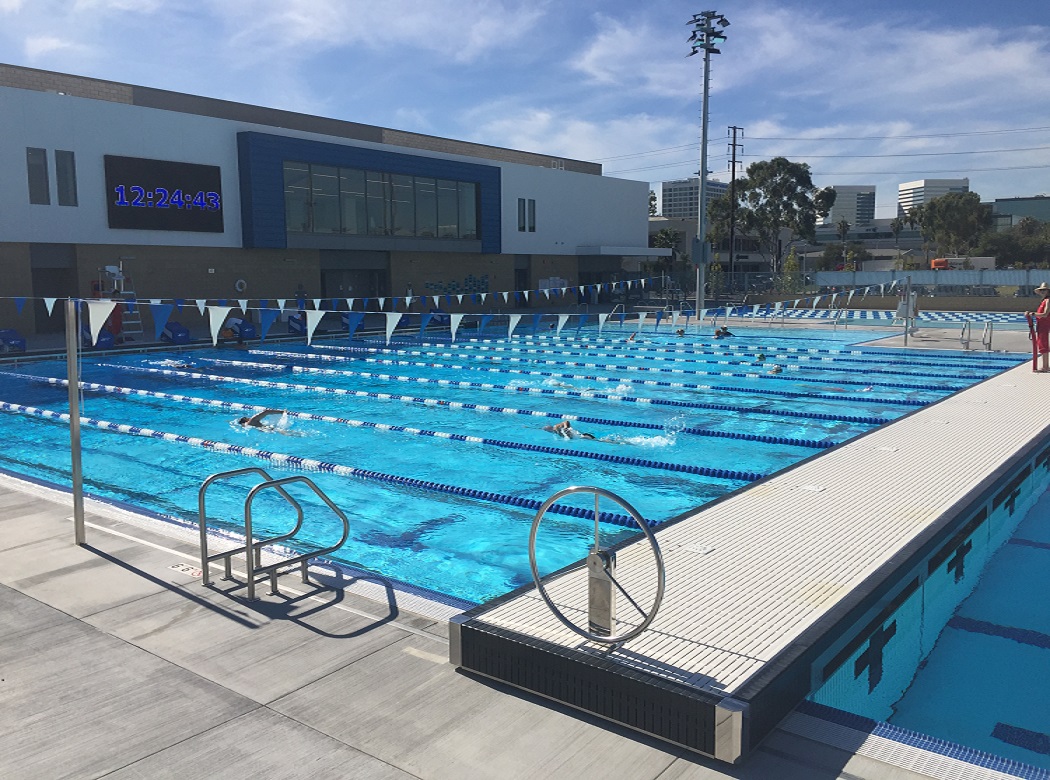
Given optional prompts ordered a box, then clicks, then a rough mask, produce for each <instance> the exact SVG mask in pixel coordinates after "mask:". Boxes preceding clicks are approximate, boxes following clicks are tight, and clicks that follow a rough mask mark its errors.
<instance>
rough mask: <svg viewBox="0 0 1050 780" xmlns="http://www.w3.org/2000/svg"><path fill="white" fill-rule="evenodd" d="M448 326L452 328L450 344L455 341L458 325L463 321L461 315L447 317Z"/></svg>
mask: <svg viewBox="0 0 1050 780" xmlns="http://www.w3.org/2000/svg"><path fill="white" fill-rule="evenodd" d="M448 321H449V326H450V327H451V328H452V342H453V343H455V341H456V331H457V330H459V323H461V322H462V321H463V315H462V314H450V315H448Z"/></svg>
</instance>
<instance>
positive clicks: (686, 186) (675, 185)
mask: <svg viewBox="0 0 1050 780" xmlns="http://www.w3.org/2000/svg"><path fill="white" fill-rule="evenodd" d="M661 189H662V194H661V199H662V206H661V210H660V215H661V216H664V217H667V218H668V219H690V218H692V219H697V218H698V217H699V216H700V213H699V211H697V204H698V203H699V202H700V177H699V176H694V177H692V178H690V179H678V180H677V181H665V182H663V185H662V188H661ZM727 192H729V184H728V183H726V182H724V181H716V180H715V179H708V180H707V193H706V194H707V202H708V203H710V202H711V201H712V200H714V199H715V198H720V197H722V196H723V195H725V194H726V193H727Z"/></svg>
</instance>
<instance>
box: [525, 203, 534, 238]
mask: <svg viewBox="0 0 1050 780" xmlns="http://www.w3.org/2000/svg"><path fill="white" fill-rule="evenodd" d="M526 221H527V222H528V226H529V232H530V233H535V232H536V201H535V200H533V199H532V198H529V213H528V218H527V220H526Z"/></svg>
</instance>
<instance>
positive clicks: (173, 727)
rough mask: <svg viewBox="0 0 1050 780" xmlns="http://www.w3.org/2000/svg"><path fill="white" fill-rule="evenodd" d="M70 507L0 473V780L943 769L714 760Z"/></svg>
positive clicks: (820, 747)
mask: <svg viewBox="0 0 1050 780" xmlns="http://www.w3.org/2000/svg"><path fill="white" fill-rule="evenodd" d="M951 334H953V335H952V338H953V339H954V341H955V348H956V349H957V348H958V340H957V336H956V335H954V330H953V331H951ZM999 335H1000V334H997V339H998V336H999ZM1019 335H1021V336H1022V337H1023V339H1024V340H1023V342H1020V343H1019V346H1017V347H1009V346H1007V345H1006V344H1005V343H1004V344H1002V345H1000V344H999V343H997V344H996V348H997V349H1013V350H1016V351H1024V350H1025V349H1027V348H1028V347H1027V344H1028V340H1027V334H1019ZM945 339H946V340H947V339H948V336H947V335H946V336H945ZM910 341H916V339H910ZM878 345H880V346H886V345H887V344H886V342H885V341H880V342H879V343H878ZM909 346H916V347H917V346H919V344H916V343H912V344H909ZM926 347H927V345H925V344H924V345H923V348H926ZM70 514H71V504H70V502H69V500H68V499H64V500H58V501H55V500H52V499H51V498H49V497H46V496H43V495H42V494H41V493H40V492H38V491H35V490H32V489H23V487H22V486H21V485H18V484H15V482H14V481H13V480H0V636H2V637H3V639H2V641H0V777H12V778H14V777H17V778H35V777H42V778H52V777H114V778H134V777H142V778H156V777H168V776H172V777H174V776H180V777H184V776H186V775H187V774H204V773H209V774H211V775H213V776H216V777H234V776H236V777H244V776H247V775H249V774H250V773H252V772H260V773H263V774H264V776H267V777H310V778H324V777H347V776H356V777H370V778H371V777H376V778H385V777H390V778H398V777H406V778H407V777H418V778H453V777H455V778H463V777H471V778H473V777H500V778H508V777H536V776H547V777H552V778H560V777H572V778H589V777H595V778H602V779H603V780H604V779H606V778H621V777H622V778H654V780H655V778H657V777H659V778H661V780H672V779H673V778H697V779H706V778H719V777H733V778H754V779H755V780H760V779H765V778H777V779H778V780H779V779H780V778H783V779H784V780H803V779H805V780H824V779H825V778H828V779H830V778H838V777H843V778H872V779H873V780H874V779H875V778H880V779H881V778H887V779H889V780H894V779H895V778H901V779H902V780H903V779H904V778H919V777H926V776H928V775H925V774H922V773H918V772H912V771H908V770H904V769H900V768H898V767H895V766H891V765H889V764H887V763H883V762H882V761H879V760H877V759H874V758H871V757H869V756H867V755H860V754H853V753H851V752H850V751H847V750H840V749H837V748H832V747H829V746H827V745H825V744H822V743H820V742H816V741H813V740H811V739H808V738H806V737H803V736H799V735H798V734H797V733H796V732H797V729H796V731H788V730H783V729H778V730H776V731H774V732H773V733H772V734H771V735H770V737H769V738H768V739H767V740H766V741H765V742H764V743H763V745H762V746H761V747H760V748H759V749H758V750H757V751H756V752H755V753H754V754H753V755H752V756H751V758H750V760H749V761H748V762H747V763H746V764H745V765H743V766H741V767H727V766H725V765H721V764H716V763H715V762H712V761H706V760H705V759H703V758H700V757H698V756H697V755H696V754H694V753H691V752H689V751H686V750H684V749H677V748H674V747H672V746H669V745H667V744H666V743H663V742H659V741H657V740H654V739H649V738H647V737H644V736H642V735H639V734H636V733H634V732H632V731H629V730H627V729H623V728H620V727H617V726H614V725H611V724H609V723H607V722H605V721H601V720H599V719H597V718H594V717H592V716H589V715H586V714H581V713H579V712H577V711H574V710H570V709H568V708H565V707H561V706H560V705H552V704H551V703H550V702H548V701H546V700H542V699H539V698H538V697H534V696H532V695H530V694H526V693H522V692H521V691H517V690H515V689H512V688H509V687H506V686H503V685H501V684H498V683H493V682H488V681H482V680H480V679H478V678H473V677H470V676H466V675H463V674H461V673H458V672H456V671H455V670H454V669H453V667H452V666H450V665H449V664H448V655H449V647H448V639H447V625H446V624H445V623H443V622H441V621H435V620H433V619H431V618H427V617H424V616H422V615H415V614H411V613H408V612H406V611H404V610H403V609H401V610H399V609H398V608H397V607H396V606H394V605H391V604H390V603H385V604H384V603H380V602H376V601H372V600H367V599H363V598H360V597H357V596H354V595H353V594H351V593H348V592H347V591H340V592H338V593H335V594H333V593H332V592H330V591H324V590H321V591H316V592H314V591H311V589H310V588H309V586H303V585H301V584H299V583H298V581H297V580H296V579H295V578H294V577H285V578H284V579H283V580H282V588H283V589H284V590H285V594H286V595H285V596H283V597H278V596H269V595H263V596H262V597H261V599H260V600H259V601H258V602H246V601H244V599H243V588H242V587H241V586H240V585H238V584H236V583H233V584H231V583H225V582H222V581H221V580H219V581H217V588H216V589H209V588H204V587H202V586H201V584H200V581H199V579H198V578H197V577H196V576H194V573H193V571H192V569H193V568H194V567H195V566H196V565H197V564H196V563H195V561H196V559H197V549H196V546H195V545H193V544H191V543H189V542H187V541H184V540H182V539H179V538H175V537H173V536H169V535H166V534H161V533H158V532H156V531H154V530H151V529H149V528H147V527H145V526H140V525H138V524H129V523H126V522H123V521H121V520H119V519H114V518H113V517H111V516H109V515H108V514H107V513H105V512H102V511H97V512H96V511H89V515H88V520H89V522H90V523H91V524H92V525H91V527H89V529H88V546H86V547H76V546H75V545H73V543H72V536H73V532H72V524H71V522H70V521H69V517H70ZM216 574H218V572H216ZM226 589H229V594H227V593H224V592H223V591H224V590H226ZM260 590H261V591H264V590H265V588H262V589H260ZM292 591H300V592H304V595H294V594H292ZM975 776H978V775H975ZM987 776H992V775H987Z"/></svg>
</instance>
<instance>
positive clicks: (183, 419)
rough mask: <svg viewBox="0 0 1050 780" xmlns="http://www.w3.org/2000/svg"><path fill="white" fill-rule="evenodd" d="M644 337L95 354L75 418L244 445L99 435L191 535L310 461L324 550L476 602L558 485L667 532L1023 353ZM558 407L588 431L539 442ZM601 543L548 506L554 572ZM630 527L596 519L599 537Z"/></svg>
mask: <svg viewBox="0 0 1050 780" xmlns="http://www.w3.org/2000/svg"><path fill="white" fill-rule="evenodd" d="M634 329H635V328H633V327H631V328H629V329H628V328H623V329H621V328H620V327H617V326H613V327H606V328H604V329H603V331H602V332H601V333H599V332H598V331H597V330H596V329H591V330H587V329H586V328H585V329H583V330H581V331H578V332H575V331H574V332H569V331H564V332H563V333H562V334H561V335H560V336H555V335H554V334H553V333H551V334H544V335H536V336H527V337H515V338H513V339H511V340H507V339H505V338H493V339H472V338H470V337H469V336H467V337H466V338H464V335H466V334H462V333H461V334H460V338H459V339H457V341H456V343H454V344H451V343H449V341H448V340H447V338H446V339H445V340H440V339H437V338H435V337H434V336H431V335H430V334H429V333H428V334H427V337H426V340H425V341H421V340H420V339H419V338H404V339H401V340H400V341H398V342H395V343H392V344H391V345H389V346H387V345H386V344H385V343H384V339H380V338H365V339H360V338H359V339H357V340H354V341H352V342H351V341H348V340H346V338H345V337H344V338H343V339H342V340H339V341H322V342H315V345H314V346H313V347H307V346H305V345H302V344H295V345H289V344H287V343H284V344H274V343H270V342H267V343H265V344H261V345H259V346H258V347H254V348H251V349H247V350H238V349H232V348H227V349H201V350H193V351H182V352H179V353H174V352H173V353H155V352H154V353H144V354H119V355H104V356H93V355H90V354H88V355H85V356H83V361H82V367H81V381H82V382H85V383H89V384H88V385H86V386H85V389H84V391H83V396H82V397H83V407H82V411H81V414H82V416H83V417H86V418H91V420H96V421H107V422H109V423H118V424H122V425H124V426H135V428H136V429H138V428H146V429H150V430H151V431H159V432H164V433H167V434H174V436H172V437H171V438H172V439H176V437H194V438H196V439H200V440H206V441H209V442H221V443H224V444H229V445H235V446H236V449H237V451H233V452H220V451H216V450H215V449H214V448H209V447H207V446H199V442H197V443H196V445H197V446H195V443H194V442H187V441H185V440H166V439H159V438H152V437H149V436H143V435H137V434H138V433H141V431H137V430H135V429H127V428H125V429H123V430H103V429H100V428H99V427H98V425H97V424H95V423H90V422H89V423H88V424H86V425H85V426H84V427H83V429H82V436H83V465H84V478H85V487H86V489H87V490H88V491H89V492H91V493H92V494H94V495H97V496H100V497H102V498H107V499H112V500H118V501H122V502H127V503H129V504H131V505H133V506H136V507H140V508H142V509H146V510H149V511H152V512H156V513H160V514H162V515H167V516H172V517H176V518H182V519H184V520H188V521H194V520H195V519H196V512H197V490H198V488H199V486H200V484H201V482H202V480H204V479H205V478H206V477H207V476H208V475H209V474H212V473H215V472H218V471H225V470H230V469H236V468H241V467H244V466H249V465H251V466H261V467H263V468H266V469H267V470H268V471H269V472H270V473H271V474H272V475H273V476H274V477H278V476H284V475H287V474H291V473H301V472H302V470H303V468H306V469H307V470H309V471H311V472H312V473H311V474H310V477H311V478H312V479H314V481H315V482H316V483H317V484H318V486H319V487H320V488H321V489H322V490H324V491H326V492H327V493H328V494H329V495H330V496H331V497H332V499H333V500H334V502H335V503H336V504H337V505H339V506H340V507H341V508H342V509H343V511H344V512H346V514H347V515H348V516H349V518H350V522H351V537H350V541H349V542H348V543H347V544H346V545H345V546H344V547H343V548H342V549H341V550H340V551H339V552H338V553H337V554H335V555H333V556H332V557H333V558H335V559H336V560H338V561H341V562H345V563H347V564H351V565H354V566H357V567H361V568H364V569H367V570H370V571H375V572H378V573H380V574H382V575H384V576H387V577H391V578H394V579H396V580H400V581H402V582H406V583H409V584H412V585H415V586H419V587H424V588H428V589H430V590H433V591H436V592H438V593H441V594H445V595H447V596H450V597H453V598H455V599H461V600H464V601H467V602H472V603H479V602H481V601H484V600H487V599H490V598H492V597H495V596H498V595H501V594H503V593H506V592H508V591H510V590H512V589H513V588H515V587H517V586H519V585H521V584H523V583H525V582H527V581H529V579H530V574H529V566H528V551H527V541H528V531H529V527H530V525H531V522H532V518H533V516H534V514H535V506H537V505H538V504H539V503H540V502H542V501H544V500H545V499H546V498H547V497H548V496H550V495H551V494H553V493H554V492H556V491H558V490H560V489H562V488H564V487H567V486H569V485H572V484H585V485H595V486H599V487H603V488H605V489H607V490H611V491H613V492H614V493H617V494H619V495H621V496H623V497H624V498H625V499H626V500H628V501H630V502H631V503H632V504H633V505H634V506H635V507H636V508H637V509H638V510H639V511H640V512H641V514H642V515H643V516H644V517H645V518H646V519H647V520H648V521H649V522H650V523H654V524H658V523H660V522H664V521H666V520H668V519H671V518H673V517H676V516H678V515H681V514H683V513H687V512H690V511H692V510H695V509H696V508H698V507H699V506H701V505H703V504H705V503H707V502H709V501H711V500H714V499H716V498H718V497H720V496H723V495H725V494H726V493H728V492H731V491H734V490H737V489H740V488H742V487H745V486H746V485H748V484H750V483H751V482H753V481H754V480H756V479H759V478H761V477H763V476H765V475H768V474H771V473H774V472H776V471H779V470H781V469H783V468H785V467H787V466H790V465H792V464H793V463H796V462H798V461H800V460H802V459H804V458H807V457H811V456H816V455H819V454H820V453H821V452H825V451H826V450H827V449H828V448H829V447H831V446H834V445H835V444H837V443H841V442H843V441H846V440H848V439H850V438H853V437H855V436H857V435H860V434H862V433H864V432H865V431H868V430H870V429H872V428H873V427H875V426H877V425H879V424H882V423H885V422H890V421H892V420H894V419H897V418H898V417H900V416H902V415H904V414H907V413H909V412H911V411H914V410H916V409H918V408H921V407H922V406H924V405H926V404H929V403H932V402H935V401H937V400H938V399H940V398H943V397H945V396H946V395H948V394H950V393H953V392H955V391H957V390H959V389H963V388H965V387H968V386H970V385H972V384H973V383H975V382H979V381H981V380H983V379H985V378H987V377H989V376H992V375H994V374H995V373H998V372H1000V371H1003V370H1006V369H1007V368H1010V367H1012V366H1014V365H1016V364H1017V363H1018V362H1020V361H1021V360H1023V359H1024V356H1019V355H1018V356H1004V355H985V354H974V353H969V354H960V353H951V354H948V353H934V352H922V351H914V352H908V353H906V354H905V353H901V352H898V351H890V350H881V349H878V348H868V347H865V348H859V347H854V346H852V345H853V344H856V343H860V342H864V341H869V340H871V339H873V338H878V337H879V336H881V335H885V334H884V333H879V332H873V331H857V330H850V331H848V332H845V331H840V332H838V333H828V332H826V331H824V332H821V333H819V335H817V336H816V337H814V331H812V330H807V329H791V328H782V327H777V328H746V329H745V330H743V331H741V332H739V333H738V335H737V336H735V337H734V338H732V339H727V340H718V341H714V340H711V339H709V338H708V339H706V340H705V339H704V338H703V337H699V338H697V337H687V338H676V337H674V336H673V335H658V334H655V333H651V332H645V333H643V334H641V335H639V336H638V337H637V338H636V339H634V340H633V341H630V342H629V341H627V338H628V335H629V333H631V332H633V331H634ZM774 365H775V366H778V367H779V368H780V371H779V372H776V373H774V372H773V371H772V368H771V367H772V366H774ZM64 377H65V363H64V360H63V361H57V360H56V361H41V362H35V363H25V362H23V363H20V364H19V365H17V366H15V365H8V366H6V367H3V368H0V401H2V402H5V403H7V404H17V405H22V406H24V407H32V409H35V410H50V411H53V412H64V411H66V410H67V408H68V406H67V390H66V388H65V387H63V386H62V385H61V384H60V383H58V381H57V380H61V379H63V378H64ZM47 378H52V379H54V380H56V382H55V383H52V384H49V383H48V382H47V381H46V379H47ZM173 396H177V397H173ZM223 404H226V405H223ZM230 404H234V405H237V404H239V405H244V406H246V407H254V408H278V409H284V410H288V411H289V412H290V413H291V414H289V415H285V416H283V417H280V418H277V417H274V418H271V420H275V421H276V423H275V425H274V426H273V427H272V429H267V430H260V429H252V428H244V427H242V426H240V425H238V424H236V422H235V420H236V419H237V418H238V417H240V416H242V415H249V414H251V413H252V411H254V409H245V408H241V407H240V406H232V407H231V406H230ZM563 417H568V418H571V419H572V420H573V427H574V428H576V429H577V430H578V431H585V432H587V433H590V434H592V435H593V436H595V439H594V440H589V439H581V438H573V439H563V438H561V437H559V436H558V435H557V434H555V433H553V432H551V431H549V430H545V427H549V426H553V425H554V424H555V423H557V422H559V421H560V420H561V419H562V418H563ZM0 431H2V434H3V436H4V439H5V441H6V442H8V446H7V447H5V448H4V449H3V451H2V452H0V468H3V469H6V470H8V471H11V472H14V473H17V474H22V475H26V476H30V477H34V478H37V479H43V480H46V481H49V482H53V483H57V484H60V485H68V484H69V482H70V480H69V451H68V446H69V434H68V426H67V425H66V424H65V423H63V422H61V421H56V420H53V419H47V418H43V417H40V416H38V414H37V413H33V412H31V411H29V410H26V409H21V410H14V409H12V408H11V407H8V408H7V409H6V410H5V411H4V413H3V414H0ZM12 443H14V446H11V444H12ZM282 456H291V458H292V460H288V459H287V458H283V457H282ZM296 459H302V460H296ZM249 484H251V483H250V481H240V482H222V483H218V484H217V485H215V486H214V487H213V488H212V489H211V490H210V491H209V510H210V515H211V517H210V520H211V521H212V522H213V523H215V524H217V525H223V524H225V525H227V526H228V527H230V528H231V529H235V528H238V527H243V502H244V498H245V494H246V488H247V486H248V485H249ZM295 495H296V498H297V499H300V500H301V501H302V502H303V503H304V505H306V506H307V526H308V528H309V529H313V530H311V531H310V536H309V537H308V539H307V540H306V542H305V544H306V545H308V546H309V545H316V546H317V548H320V547H322V546H324V545H325V543H326V541H328V540H332V539H335V538H337V537H338V534H339V530H340V529H339V527H338V523H337V522H336V520H335V518H334V517H332V515H331V513H330V512H329V511H328V510H327V509H326V508H325V507H324V506H323V505H322V504H320V503H319V502H317V501H316V500H314V499H312V497H311V496H310V495H309V494H308V493H307V492H305V491H304V492H303V493H302V494H300V493H296V494H295ZM563 503H565V504H566V505H568V506H579V507H583V506H585V505H586V504H585V502H580V503H577V504H575V505H574V504H573V503H572V501H571V500H568V501H566V502H563ZM602 509H603V510H606V511H612V512H616V511H619V510H617V508H616V507H615V506H611V505H610V506H608V507H606V506H604V505H603V506H602ZM289 517H290V512H289V509H288V507H287V505H286V504H284V503H283V502H282V501H281V500H280V499H279V498H278V497H276V496H275V495H270V494H265V493H264V494H263V496H261V497H260V499H259V502H257V504H256V508H255V510H254V511H253V519H254V521H255V525H256V527H257V528H259V533H260V535H262V534H263V533H265V531H266V530H267V529H271V530H274V531H279V530H281V529H283V528H285V527H286V526H287V523H288V520H289ZM593 533H594V531H593V523H592V522H591V521H590V520H588V519H586V518H582V517H576V516H572V515H571V514H552V515H548V518H547V520H545V522H544V525H543V528H542V530H541V534H540V538H539V544H538V547H539V561H540V568H541V570H542V571H545V572H546V571H553V570H555V569H557V568H560V567H562V566H564V565H567V564H569V563H571V562H573V561H576V560H578V559H580V558H581V557H583V555H584V554H585V553H586V550H587V546H588V544H589V542H590V540H592V539H593ZM634 533H636V531H633V530H631V528H629V527H624V526H623V525H617V524H615V523H614V522H610V523H602V534H603V542H606V543H615V542H617V541H620V540H622V539H624V538H627V537H628V536H630V535H632V534H634Z"/></svg>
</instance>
